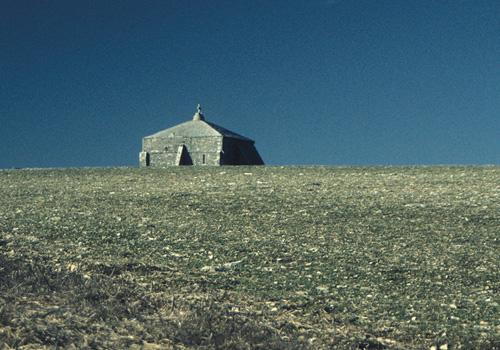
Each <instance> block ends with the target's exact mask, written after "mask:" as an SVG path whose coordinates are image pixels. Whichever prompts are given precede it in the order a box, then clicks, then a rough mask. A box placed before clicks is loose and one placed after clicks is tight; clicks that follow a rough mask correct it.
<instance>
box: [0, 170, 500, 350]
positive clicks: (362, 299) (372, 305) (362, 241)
mask: <svg viewBox="0 0 500 350" xmlns="http://www.w3.org/2000/svg"><path fill="white" fill-rule="evenodd" d="M0 201H1V202H0V349H10V348H20V349H38V348H43V349H77V348H78V349H102V348H111V349H120V348H130V349H174V348H176V349H184V348H188V349H221V348H223V349H226V348H227V349H330V348H331V349H363V348H366V349H383V348H387V349H471V348H474V349H498V348H500V317H499V314H500V306H499V305H500V304H499V303H500V294H499V292H500V271H499V264H500V167H497V166H432V167H424V166H418V167H206V168H205V167H204V168H200V167H198V168H195V167H176V168H162V169H154V168H83V169H33V170H29V169H21V170H3V171H0Z"/></svg>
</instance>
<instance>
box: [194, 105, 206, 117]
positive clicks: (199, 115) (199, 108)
mask: <svg viewBox="0 0 500 350" xmlns="http://www.w3.org/2000/svg"><path fill="white" fill-rule="evenodd" d="M193 120H205V117H203V114H201V106H200V105H199V104H198V113H196V114H195V115H194V117H193Z"/></svg>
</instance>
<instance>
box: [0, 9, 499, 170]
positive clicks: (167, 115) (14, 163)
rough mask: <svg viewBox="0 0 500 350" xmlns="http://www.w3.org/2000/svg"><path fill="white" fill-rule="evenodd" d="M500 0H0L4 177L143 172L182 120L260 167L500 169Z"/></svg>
mask: <svg viewBox="0 0 500 350" xmlns="http://www.w3.org/2000/svg"><path fill="white" fill-rule="evenodd" d="M499 18H500V1H498V0H474V1H473V0H330V1H329V0H286V1H282V0H265V1H264V0H252V1H249V0H231V1H229V0H144V1H139V0H134V1H132V0H71V1H68V0H50V1H39V0H0V78H1V84H0V118H1V120H0V122H1V124H0V168H7V169H8V168H13V167H84V166H85V167H86V166H137V165H138V154H139V152H140V150H141V139H142V137H144V136H148V135H151V134H153V133H155V132H157V131H161V130H163V129H166V128H168V127H171V126H174V125H176V124H179V123H182V122H184V121H187V120H190V119H191V118H192V116H193V115H194V113H195V112H196V106H197V105H198V103H200V104H201V105H202V109H203V113H204V115H205V118H206V119H207V120H208V121H211V122H213V123H215V124H218V125H221V126H223V127H225V128H227V129H229V130H231V131H234V132H237V133H240V134H242V135H244V136H247V137H249V138H252V139H254V140H255V141H256V146H257V149H258V150H259V152H260V154H261V156H262V158H263V159H264V161H265V162H266V164H269V165H431V164H500V137H499V135H500V20H499Z"/></svg>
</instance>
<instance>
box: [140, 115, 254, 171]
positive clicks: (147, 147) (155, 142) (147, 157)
mask: <svg viewBox="0 0 500 350" xmlns="http://www.w3.org/2000/svg"><path fill="white" fill-rule="evenodd" d="M254 143H255V141H253V140H251V139H249V138H246V137H244V136H241V135H239V134H237V133H234V132H232V131H229V130H227V129H225V128H223V127H221V126H218V125H215V124H213V123H209V122H207V121H205V117H204V116H203V114H201V108H200V107H199V106H198V112H197V113H196V114H195V115H194V117H193V120H191V121H188V122H185V123H182V124H179V125H176V126H174V127H171V128H169V129H166V130H163V131H160V132H158V133H156V134H153V135H150V136H146V137H144V138H143V139H142V152H141V153H140V154H139V164H140V166H176V165H214V166H217V165H263V164H264V162H263V161H262V158H261V157H260V155H259V153H258V152H257V149H256V148H255V145H254Z"/></svg>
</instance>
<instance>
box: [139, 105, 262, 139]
mask: <svg viewBox="0 0 500 350" xmlns="http://www.w3.org/2000/svg"><path fill="white" fill-rule="evenodd" d="M177 136H181V137H207V136H223V137H228V138H233V139H239V140H244V141H251V142H254V141H253V140H251V139H249V138H247V137H245V136H242V135H240V134H237V133H235V132H232V131H229V130H227V129H225V128H223V127H222V126H219V125H216V124H213V123H210V122H207V121H205V117H204V116H203V114H201V107H200V105H198V112H197V113H196V114H195V115H194V116H193V120H190V121H188V122H185V123H182V124H179V125H176V126H173V127H171V128H168V129H165V130H163V131H160V132H157V133H156V134H153V135H150V136H146V137H147V138H156V137H177Z"/></svg>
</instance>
